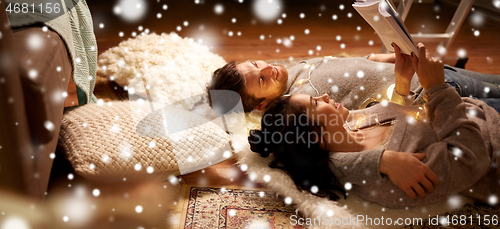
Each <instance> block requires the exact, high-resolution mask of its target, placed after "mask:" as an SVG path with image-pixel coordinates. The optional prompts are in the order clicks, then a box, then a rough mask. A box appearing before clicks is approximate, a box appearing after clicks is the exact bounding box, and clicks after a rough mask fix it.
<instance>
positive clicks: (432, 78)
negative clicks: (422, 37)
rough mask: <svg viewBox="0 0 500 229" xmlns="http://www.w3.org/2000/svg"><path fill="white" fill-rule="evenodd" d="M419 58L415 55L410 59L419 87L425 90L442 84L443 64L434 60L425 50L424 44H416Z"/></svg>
mask: <svg viewBox="0 0 500 229" xmlns="http://www.w3.org/2000/svg"><path fill="white" fill-rule="evenodd" d="M417 48H418V52H419V56H420V58H417V57H416V55H413V57H412V64H413V67H414V68H415V71H416V72H417V76H418V80H419V81H420V85H422V87H423V88H424V89H425V90H428V89H429V88H431V87H434V86H436V85H438V84H443V83H444V64H443V62H442V61H440V60H436V59H434V58H433V57H432V56H431V54H430V53H429V52H428V51H427V50H426V49H425V46H424V44H422V43H418V44H417Z"/></svg>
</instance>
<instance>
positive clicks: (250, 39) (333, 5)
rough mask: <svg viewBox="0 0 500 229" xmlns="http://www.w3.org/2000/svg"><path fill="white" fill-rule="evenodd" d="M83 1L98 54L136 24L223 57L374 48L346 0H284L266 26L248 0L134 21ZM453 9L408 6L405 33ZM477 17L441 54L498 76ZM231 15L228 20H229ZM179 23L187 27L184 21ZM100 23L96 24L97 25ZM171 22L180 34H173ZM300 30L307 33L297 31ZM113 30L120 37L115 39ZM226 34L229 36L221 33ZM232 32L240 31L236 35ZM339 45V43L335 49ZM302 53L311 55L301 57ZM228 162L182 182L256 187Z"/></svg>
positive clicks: (487, 31) (486, 26) (493, 34)
mask: <svg viewBox="0 0 500 229" xmlns="http://www.w3.org/2000/svg"><path fill="white" fill-rule="evenodd" d="M87 2H88V5H89V8H90V10H91V12H92V15H93V19H94V28H95V33H96V37H97V42H98V49H99V53H102V52H104V51H106V50H107V49H109V48H111V47H113V46H116V45H118V43H119V42H121V41H123V40H125V39H128V38H130V37H131V34H132V32H137V33H140V32H141V31H139V29H138V28H139V26H142V28H143V29H144V30H145V29H146V28H147V29H149V30H150V31H151V32H156V33H163V32H165V33H170V32H177V33H178V34H179V35H180V36H182V37H186V36H188V37H194V38H195V39H196V40H198V39H200V38H203V39H204V44H208V45H209V46H211V47H212V51H213V52H214V53H217V54H219V55H220V56H222V57H223V58H224V59H225V60H227V61H229V60H236V61H245V60H247V59H262V60H269V59H286V58H290V57H293V58H307V57H314V56H326V55H333V56H337V55H343V54H349V55H352V56H363V55H367V54H369V53H378V52H379V50H380V47H381V45H382V43H381V42H380V40H379V39H378V37H377V35H376V34H375V33H374V32H373V30H372V29H371V27H369V26H368V24H367V23H366V22H365V21H364V20H363V19H362V18H361V17H360V16H359V15H358V14H357V12H356V11H355V10H354V9H353V8H352V7H351V3H352V1H346V0H341V1H326V0H325V1H321V0H310V1H296V0H293V1H292V0H289V1H286V4H287V5H285V6H283V8H284V11H283V13H285V14H286V18H284V17H281V20H282V24H278V23H276V22H273V23H267V24H266V23H261V22H259V21H258V20H255V17H254V16H253V15H252V10H251V1H249V0H245V1H243V3H239V1H236V0H233V1H210V0H200V1H193V0H191V1H164V0H161V1H160V0H158V1H148V4H149V5H148V10H147V14H146V16H145V18H144V19H143V20H142V21H140V22H137V23H125V22H123V21H122V20H120V19H119V18H118V17H117V16H115V15H114V14H113V7H114V4H115V1H98V0H88V1H87ZM195 2H201V3H202V4H201V3H200V4H196V3H195ZM283 2H285V1H283ZM217 3H221V4H222V5H223V6H224V13H223V14H221V15H216V14H215V13H214V6H215V4H217ZM164 4H166V5H167V7H168V8H167V10H163V9H162V7H163V5H164ZM340 4H342V5H343V6H344V9H343V10H341V9H340V8H341V7H340ZM492 7H493V5H492ZM157 13H161V14H162V17H161V19H158V18H157V17H156V15H157ZM301 13H304V15H305V17H304V18H300V16H299V15H300V14H301ZM453 13H454V7H452V6H448V5H433V4H418V3H415V4H414V5H413V6H412V10H411V11H410V14H409V15H408V18H407V20H406V24H407V27H408V29H409V30H410V32H411V33H419V32H422V33H438V32H444V31H445V29H446V27H447V25H448V23H449V21H450V20H451V17H452V16H453ZM349 14H350V15H351V17H349ZM333 15H337V18H338V19H337V20H333V19H332V18H333ZM481 15H484V14H483V13H481V10H480V9H475V10H474V11H473V12H471V13H470V14H469V16H468V18H467V19H466V21H465V23H464V25H463V27H462V29H461V30H460V31H459V34H458V36H457V38H456V40H455V42H454V43H453V45H452V46H451V47H450V49H449V50H448V52H447V53H448V55H447V57H456V56H457V52H458V51H459V50H464V51H465V53H466V55H467V56H468V57H469V62H468V63H467V65H466V69H469V70H473V71H478V72H483V73H495V74H500V42H499V41H500V24H499V23H498V22H496V21H494V20H491V19H489V18H487V17H484V16H481ZM233 18H235V19H236V23H232V19H233ZM184 22H187V23H188V25H187V26H184V25H183V24H184ZM101 23H102V24H103V28H100V24H101ZM178 26H180V28H181V30H180V31H177V27H178ZM358 28H359V30H358ZM306 29H307V30H309V34H306V33H305V30H306ZM476 30H477V31H479V36H475V35H474V31H476ZM120 32H123V33H124V34H125V35H124V36H123V37H120V36H119V35H118V34H119V33H120ZM230 32H232V33H233V36H229V34H230ZM238 32H241V35H240V36H238ZM261 35H263V36H264V39H263V40H261V39H260V36H261ZM291 36H293V37H294V40H293V41H292V46H291V47H285V46H284V45H283V44H279V43H278V42H277V39H282V40H283V39H284V38H288V39H290V37H291ZM337 36H340V40H337V39H336V38H337ZM417 41H418V40H417ZM371 42H373V44H371ZM342 44H344V45H345V48H341V45H342ZM426 44H427V46H428V47H429V48H430V49H431V50H435V48H436V46H437V43H436V42H426ZM318 47H320V49H319V48H318ZM310 50H312V55H310V54H309V51H310ZM100 85H101V86H102V85H106V84H103V83H101V84H100ZM109 88H111V87H109ZM96 90H102V88H96ZM234 162H235V161H234V160H228V161H226V162H223V163H221V164H218V165H214V166H211V167H209V168H206V169H205V170H204V171H198V172H194V173H191V174H187V175H184V176H183V179H184V181H185V182H186V183H188V184H200V185H221V186H224V185H227V186H229V185H231V186H241V187H245V186H253V187H260V185H258V184H253V183H252V182H250V181H249V180H248V178H246V176H245V175H244V174H243V172H241V171H240V170H239V169H238V168H236V167H235V166H234V165H233V164H234Z"/></svg>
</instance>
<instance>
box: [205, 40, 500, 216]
mask: <svg viewBox="0 0 500 229" xmlns="http://www.w3.org/2000/svg"><path fill="white" fill-rule="evenodd" d="M418 48H419V56H420V58H417V57H416V56H415V55H413V56H408V55H402V54H400V53H399V48H397V46H396V47H395V50H396V55H395V65H392V67H393V69H394V75H393V76H391V75H390V74H388V75H387V76H383V79H382V80H378V81H382V82H384V81H389V80H390V81H392V82H394V81H395V87H394V90H393V95H392V96H391V101H394V100H395V101H398V102H399V103H401V104H406V105H408V104H411V103H412V102H411V101H412V100H413V98H414V97H415V96H416V95H412V94H411V93H412V92H411V91H410V88H412V80H413V78H417V77H414V74H415V72H416V74H417V76H418V79H419V81H420V85H421V86H422V87H423V89H424V91H423V92H422V93H420V95H419V97H420V98H422V99H421V100H420V102H419V103H423V105H422V106H418V105H415V106H401V105H397V104H394V103H388V102H386V101H383V102H381V103H380V104H378V105H375V106H373V107H370V108H367V109H361V110H356V111H349V110H348V109H346V106H343V105H344V103H336V102H335V101H344V102H345V103H346V104H348V105H349V106H351V108H352V107H356V106H357V105H359V104H361V103H360V102H357V101H362V100H366V98H364V97H360V96H359V94H363V92H364V93H367V92H365V91H369V92H368V93H371V91H374V90H375V91H376V90H380V89H373V88H370V87H371V86H372V84H371V82H374V83H375V84H376V83H377V80H375V78H377V79H380V78H382V77H380V76H377V77H373V76H372V75H371V74H376V73H379V72H380V71H382V72H383V71H384V70H385V69H387V68H388V66H387V65H386V64H382V63H377V62H373V61H371V60H367V59H364V58H359V59H358V58H354V59H352V58H345V59H340V58H339V59H323V60H320V62H319V63H318V61H317V60H314V59H313V60H310V61H311V62H309V63H307V62H306V63H305V65H308V66H296V67H293V68H291V69H290V73H292V74H297V76H293V75H291V76H292V77H293V78H294V79H292V80H294V81H295V82H288V83H287V81H288V80H289V79H288V76H287V74H288V71H287V70H286V69H285V68H284V67H282V66H273V65H268V64H266V63H264V62H260V61H257V62H254V61H249V62H245V63H241V64H238V65H235V63H232V62H230V63H228V64H227V65H225V66H224V67H222V68H221V69H219V70H217V71H216V72H215V73H214V76H213V82H212V84H211V85H210V86H209V87H208V89H211V90H214V89H232V90H235V91H237V92H239V94H240V95H241V98H242V101H243V105H244V107H245V109H246V110H248V109H247V108H248V107H249V106H248V104H250V105H252V106H251V107H253V108H256V109H265V113H264V115H263V118H262V122H261V125H262V126H261V128H262V129H261V130H252V131H251V132H250V136H249V141H250V145H251V149H252V151H254V152H257V153H259V154H260V155H261V156H263V157H267V156H269V155H270V154H271V153H272V154H273V156H274V160H273V162H272V163H271V164H270V166H271V167H274V168H281V169H284V170H285V171H286V172H287V173H288V174H289V175H290V176H291V177H292V179H293V180H294V182H295V184H296V186H297V187H298V188H299V189H302V190H306V191H308V192H311V193H313V194H315V195H320V196H328V197H329V198H331V199H337V198H339V194H345V189H344V187H347V188H350V187H351V185H352V189H353V191H354V192H356V193H357V194H358V195H359V196H361V197H362V198H365V199H367V200H369V201H372V202H375V203H379V204H381V205H384V206H388V207H398V208H401V207H407V206H418V205H426V204H431V203H435V202H438V201H441V200H444V199H446V198H448V197H449V196H451V195H454V194H457V193H462V194H465V195H467V196H470V197H473V198H476V199H478V200H481V201H483V202H488V199H490V200H491V199H493V200H494V199H495V197H498V196H499V195H500V184H499V181H500V180H499V179H500V173H499V172H497V170H496V163H495V162H496V160H497V158H499V157H500V126H499V124H500V115H499V113H498V110H497V111H496V110H495V109H494V108H492V107H491V106H488V105H487V104H486V103H488V104H491V105H492V106H493V107H495V106H496V107H497V109H498V106H497V105H498V104H500V103H499V102H500V99H496V98H492V97H500V96H498V95H499V94H498V93H499V88H498V86H497V84H498V83H500V76H495V75H485V74H480V73H473V72H470V71H466V70H460V69H455V68H452V67H444V66H443V64H442V63H441V62H439V61H436V60H434V59H433V58H432V57H430V55H429V54H428V53H427V52H426V50H425V47H424V46H423V44H419V45H418ZM325 60H326V61H325ZM335 60H341V61H340V62H341V65H337V67H338V69H332V68H333V67H332V66H329V65H328V63H334V62H335ZM348 60H349V61H352V62H354V63H353V64H351V65H348V64H347V63H348V62H347V61H348ZM315 61H316V62H315ZM299 65H300V64H299ZM321 65H323V66H321ZM352 65H355V66H356V67H354V69H355V70H354V73H352V72H348V71H346V72H343V71H344V69H342V68H344V67H345V68H351V67H352ZM366 65H371V66H372V69H370V68H369V66H366ZM374 65H375V66H374ZM321 67H324V68H326V70H322V69H321ZM359 67H361V68H363V69H365V70H364V71H363V70H358V69H359ZM294 68H295V69H294ZM311 68H312V70H311ZM443 68H444V71H443ZM328 69H331V70H332V71H334V72H332V73H326V72H327V70H328ZM321 71H324V72H323V74H314V73H321ZM367 72H368V73H367ZM228 73H229V74H228ZM339 74H340V76H339ZM352 74H354V75H352ZM301 75H305V78H302V79H299V81H300V80H303V81H305V82H302V84H298V83H297V78H300V77H301ZM317 76H319V77H323V80H324V81H326V82H324V81H323V82H317V81H316V82H315V81H314V79H315V77H317ZM343 77H345V78H346V79H345V80H346V81H351V80H354V81H356V80H359V79H362V80H365V81H370V80H371V81H370V82H365V81H360V82H361V83H356V84H355V86H356V87H359V88H361V86H363V82H364V83H366V84H365V88H364V89H363V90H359V91H357V90H353V89H351V90H349V91H342V89H341V87H339V86H335V87H334V86H331V85H333V84H335V83H340V82H339V79H340V80H341V79H342V78H343ZM391 77H392V79H391ZM232 78H239V80H240V81H243V83H242V84H241V83H240V84H238V83H229V84H227V83H226V81H227V80H228V79H232ZM283 78H285V79H283ZM332 79H335V81H336V82H335V81H334V80H332ZM495 80H496V81H495ZM445 82H446V83H445ZM495 82H496V83H497V84H495ZM294 84H295V86H294ZM227 85H229V86H230V88H224V86H227ZM378 85H379V84H378ZM450 85H451V86H450ZM237 86H241V88H238V87H237ZM328 87H330V90H323V91H321V90H322V89H324V88H328ZM417 87H418V85H417ZM486 88H487V89H486ZM311 89H312V90H311ZM300 90H302V91H301V92H310V93H309V95H306V94H294V93H291V94H294V95H292V96H280V95H281V94H282V93H284V92H286V91H289V92H291V91H300ZM320 91H321V92H325V91H328V92H329V96H328V95H323V96H317V94H315V93H319V92H320ZM353 91H354V92H355V93H354V94H352V92H353ZM343 92H344V94H345V93H347V94H349V93H351V94H350V97H351V98H345V97H340V98H338V100H336V99H331V98H330V97H332V98H335V96H339V95H338V94H341V95H340V96H342V93H343ZM457 92H458V93H457ZM276 94H277V96H274V98H273V95H276ZM371 94H374V93H371ZM375 94H376V93H375ZM311 95H314V96H311ZM352 95H354V96H355V95H358V97H357V98H352V97H354V96H352ZM460 95H462V96H468V95H471V96H473V97H485V98H481V99H482V100H484V102H483V101H481V100H478V99H473V98H460ZM316 96H317V97H316ZM377 96H378V95H377ZM378 97H380V96H378ZM211 99H212V100H213V99H214V98H211ZM413 101H414V100H413ZM406 152H411V153H406ZM436 174H437V175H436ZM386 176H387V177H388V178H389V179H387V177H386ZM348 183H349V184H350V185H346V184H348ZM426 191H427V192H428V193H431V194H428V195H426V194H425V192H426ZM417 195H418V196H420V197H421V198H416V197H417ZM490 203H491V204H495V202H494V201H493V202H491V201H490Z"/></svg>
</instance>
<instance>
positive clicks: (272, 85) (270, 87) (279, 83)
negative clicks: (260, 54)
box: [236, 60, 288, 108]
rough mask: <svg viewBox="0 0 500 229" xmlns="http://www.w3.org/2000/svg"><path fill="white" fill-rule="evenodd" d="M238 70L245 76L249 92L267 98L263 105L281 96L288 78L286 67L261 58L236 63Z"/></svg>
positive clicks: (257, 96)
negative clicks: (269, 62) (271, 63)
mask: <svg viewBox="0 0 500 229" xmlns="http://www.w3.org/2000/svg"><path fill="white" fill-rule="evenodd" d="M236 70H237V71H238V72H240V73H241V74H243V75H244V76H245V79H246V83H245V86H246V87H245V90H246V92H247V93H248V94H250V95H253V96H255V97H256V98H259V99H260V98H266V99H265V100H264V102H263V104H262V105H263V107H265V106H266V105H267V103H269V102H271V101H272V100H274V99H276V98H277V97H278V96H280V94H281V92H282V91H283V90H284V89H285V86H286V81H287V80H288V71H287V70H286V68H285V67H283V66H281V65H270V64H268V63H266V62H264V61H260V60H259V61H246V62H243V63H240V64H238V65H236ZM263 107H262V108H263Z"/></svg>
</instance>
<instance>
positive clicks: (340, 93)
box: [283, 56, 420, 110]
mask: <svg viewBox="0 0 500 229" xmlns="http://www.w3.org/2000/svg"><path fill="white" fill-rule="evenodd" d="M309 72H310V82H309V80H308V79H309ZM395 78H396V76H395V75H394V64H388V63H381V62H375V61H371V60H368V59H367V56H365V57H353V58H336V57H325V58H314V59H310V60H307V61H302V62H301V63H300V64H297V65H295V66H293V67H291V68H289V69H288V81H287V85H286V88H285V90H284V92H283V94H308V95H311V96H320V95H323V94H325V93H327V94H328V95H329V96H330V98H332V99H333V100H335V102H339V103H342V105H343V106H344V107H345V108H347V109H349V110H352V109H359V108H361V107H362V105H363V104H366V102H367V101H368V100H370V99H372V98H377V95H379V94H381V96H380V97H383V98H385V97H386V95H385V94H382V93H381V92H384V90H386V89H387V88H388V87H389V86H390V85H391V84H394V82H395ZM311 84H312V85H311ZM419 86H420V84H419V82H418V77H416V76H415V77H413V80H412V82H411V90H414V91H415V90H417V89H418V87H419ZM314 88H316V89H317V91H318V93H317V92H316V90H314ZM383 98H382V99H383ZM387 99H388V100H390V99H389V98H387Z"/></svg>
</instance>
